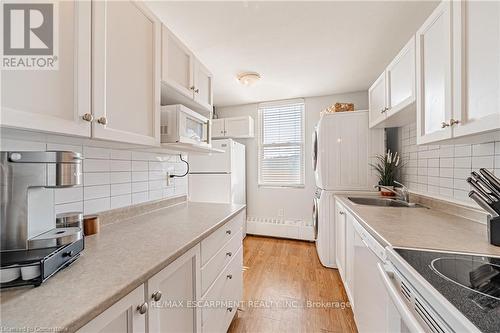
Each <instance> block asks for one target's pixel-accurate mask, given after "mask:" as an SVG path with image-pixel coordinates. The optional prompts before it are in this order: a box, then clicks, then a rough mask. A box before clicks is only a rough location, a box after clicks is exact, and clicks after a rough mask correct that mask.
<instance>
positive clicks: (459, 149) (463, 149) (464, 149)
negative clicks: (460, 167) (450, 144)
mask: <svg viewBox="0 0 500 333" xmlns="http://www.w3.org/2000/svg"><path fill="white" fill-rule="evenodd" d="M468 156H472V147H471V145H464V146H455V157H468Z"/></svg>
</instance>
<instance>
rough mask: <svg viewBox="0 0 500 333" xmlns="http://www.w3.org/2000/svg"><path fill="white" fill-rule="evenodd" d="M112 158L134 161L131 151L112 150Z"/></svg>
mask: <svg viewBox="0 0 500 333" xmlns="http://www.w3.org/2000/svg"><path fill="white" fill-rule="evenodd" d="M110 158H111V159H112V160H128V161H130V160H131V159H132V152H131V151H130V150H122V149H112V150H111V155H110Z"/></svg>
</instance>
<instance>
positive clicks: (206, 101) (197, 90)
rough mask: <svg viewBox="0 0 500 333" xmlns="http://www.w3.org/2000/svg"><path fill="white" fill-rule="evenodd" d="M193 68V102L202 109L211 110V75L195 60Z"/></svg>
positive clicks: (212, 104)
mask: <svg viewBox="0 0 500 333" xmlns="http://www.w3.org/2000/svg"><path fill="white" fill-rule="evenodd" d="M194 68H195V69H194V82H195V86H194V100H195V101H196V102H197V103H199V104H200V105H201V106H203V107H204V108H206V109H209V110H211V109H212V108H213V106H214V102H213V91H212V81H213V75H212V73H210V71H209V70H208V69H207V68H206V67H205V66H203V64H202V63H201V62H199V61H198V60H196V62H195V66H194Z"/></svg>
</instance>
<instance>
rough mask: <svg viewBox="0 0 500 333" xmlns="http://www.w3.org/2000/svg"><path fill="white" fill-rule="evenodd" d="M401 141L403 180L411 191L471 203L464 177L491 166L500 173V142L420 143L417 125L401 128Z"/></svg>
mask: <svg viewBox="0 0 500 333" xmlns="http://www.w3.org/2000/svg"><path fill="white" fill-rule="evenodd" d="M399 140H400V147H401V154H402V156H404V157H405V162H406V164H405V166H404V167H403V170H402V180H403V182H404V183H405V184H407V185H408V186H409V187H410V189H411V190H414V191H418V192H420V193H423V194H431V195H435V196H436V195H437V196H440V197H445V198H449V199H453V200H455V201H459V202H464V203H466V204H469V205H470V204H473V202H472V201H471V200H470V199H469V197H468V196H467V194H468V193H469V190H470V188H469V184H467V182H466V181H465V179H466V178H467V177H468V176H470V173H471V171H472V170H477V169H479V168H488V169H491V170H494V172H495V173H496V174H497V175H500V142H484V143H480V144H473V145H471V144H460V145H440V146H438V145H430V146H417V145H416V131H415V124H412V125H408V126H405V127H401V128H399ZM424 147H425V148H424ZM416 152H417V153H416ZM425 166H427V168H426V172H425V171H423V168H424V167H425Z"/></svg>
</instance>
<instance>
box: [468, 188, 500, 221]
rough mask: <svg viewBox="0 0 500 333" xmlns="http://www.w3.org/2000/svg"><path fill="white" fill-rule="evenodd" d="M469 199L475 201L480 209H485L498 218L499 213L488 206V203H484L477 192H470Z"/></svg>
mask: <svg viewBox="0 0 500 333" xmlns="http://www.w3.org/2000/svg"><path fill="white" fill-rule="evenodd" d="M469 198H471V199H472V200H474V201H475V202H476V203H477V204H478V205H479V207H481V208H483V209H484V210H485V211H487V212H488V213H489V214H490V215H491V216H493V217H494V218H495V217H498V213H497V212H496V211H495V210H494V209H493V208H491V207H490V205H488V204H487V203H486V201H484V200H483V199H482V198H481V197H480V196H479V195H478V194H477V193H476V192H474V191H470V192H469Z"/></svg>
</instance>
